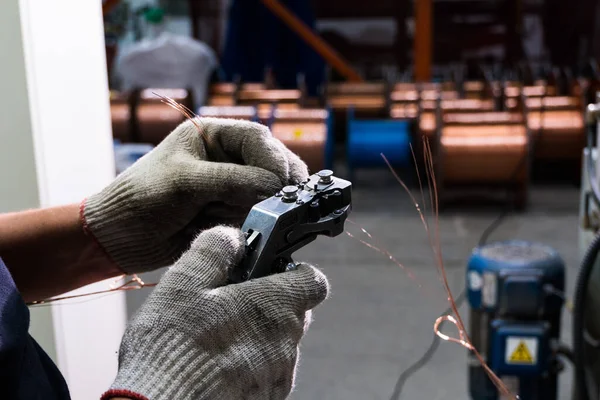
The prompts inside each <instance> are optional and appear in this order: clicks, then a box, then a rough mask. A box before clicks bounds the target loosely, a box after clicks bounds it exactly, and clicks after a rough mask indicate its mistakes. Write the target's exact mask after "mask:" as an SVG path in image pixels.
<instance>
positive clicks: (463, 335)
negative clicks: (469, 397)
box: [381, 138, 519, 400]
mask: <svg viewBox="0 0 600 400" xmlns="http://www.w3.org/2000/svg"><path fill="white" fill-rule="evenodd" d="M423 148H424V149H425V150H424V153H423V158H424V161H425V169H426V177H427V180H428V186H429V188H430V191H431V196H430V200H431V209H432V210H433V211H432V212H433V218H434V221H435V226H434V229H435V230H434V235H432V234H431V230H430V227H429V223H428V220H427V218H425V216H424V214H423V212H422V211H421V209H420V208H419V206H418V203H417V202H416V200H415V198H414V196H413V194H412V193H411V192H410V190H409V189H408V187H407V186H406V184H405V183H404V182H403V181H402V179H400V177H399V176H398V175H397V173H396V171H395V170H394V169H393V167H392V166H391V164H390V163H389V161H388V160H387V158H386V157H385V155H384V154H381V157H382V158H383V159H384V161H385V162H386V164H387V165H388V167H389V169H390V171H391V172H392V174H393V175H394V178H395V179H396V181H397V182H398V183H400V185H401V186H402V187H403V188H404V190H405V191H406V193H407V194H408V195H409V197H410V198H411V200H412V201H413V203H414V204H415V208H416V210H417V212H418V214H419V217H420V218H421V221H422V223H423V227H424V229H425V231H426V233H427V236H428V238H429V243H430V246H431V249H432V251H433V253H434V256H435V258H436V266H437V269H438V272H439V273H440V275H441V276H442V283H443V286H444V289H445V291H446V293H447V295H448V302H449V303H450V307H451V309H452V312H453V314H454V315H453V316H445V317H441V319H440V318H438V319H437V320H436V321H435V323H434V332H435V334H436V335H438V336H439V337H440V338H441V339H443V340H446V341H453V342H455V343H458V344H460V345H461V346H464V347H466V348H467V349H468V350H470V351H472V352H473V354H474V355H475V357H476V358H477V360H478V361H479V363H480V364H481V366H482V368H483V369H484V371H485V372H486V374H487V375H488V376H489V378H490V380H491V381H492V382H493V383H494V385H495V386H496V387H497V388H498V390H499V391H500V392H501V393H502V394H504V395H506V396H509V398H511V399H514V400H518V399H519V397H518V396H516V395H514V394H513V393H512V392H511V391H510V390H509V389H508V387H507V386H506V384H505V383H504V382H503V381H502V380H501V379H500V378H499V377H498V376H497V375H496V374H495V373H494V372H493V371H492V370H491V369H490V368H489V367H488V365H487V364H486V362H485V360H484V359H483V357H482V356H481V354H480V353H479V351H478V350H477V349H476V348H475V347H474V346H473V344H472V342H471V340H470V338H469V336H468V334H467V332H466V328H465V325H464V323H463V321H462V318H461V317H460V313H459V312H458V307H457V306H456V302H455V301H454V297H453V295H452V291H451V290H450V286H449V284H448V278H447V276H446V269H445V267H444V260H443V256H442V249H441V244H440V243H441V242H440V238H439V208H438V193H437V184H436V176H435V171H434V164H433V156H432V153H431V147H430V146H429V141H427V139H426V138H423ZM417 169H418V167H417ZM443 321H448V322H451V323H453V324H454V325H455V326H456V328H457V330H458V332H459V337H458V338H452V337H451V336H448V335H445V334H443V333H441V332H440V331H439V327H440V324H441V322H443ZM450 339H454V340H450Z"/></svg>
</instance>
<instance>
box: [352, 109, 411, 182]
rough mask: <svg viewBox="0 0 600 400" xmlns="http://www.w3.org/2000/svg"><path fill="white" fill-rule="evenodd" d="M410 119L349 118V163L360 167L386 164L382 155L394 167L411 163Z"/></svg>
mask: <svg viewBox="0 0 600 400" xmlns="http://www.w3.org/2000/svg"><path fill="white" fill-rule="evenodd" d="M410 141H411V122H410V121H406V120H362V119H354V118H353V116H352V112H350V113H349V118H348V135H347V142H346V147H347V163H348V169H349V170H350V171H352V170H354V169H357V168H371V167H384V166H385V165H386V164H385V161H384V160H383V158H382V157H381V154H383V155H385V157H386V158H387V160H388V161H389V162H390V163H391V164H392V165H394V166H407V165H409V163H410V160H411V155H410Z"/></svg>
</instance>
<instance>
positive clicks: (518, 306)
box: [467, 241, 565, 400]
mask: <svg viewBox="0 0 600 400" xmlns="http://www.w3.org/2000/svg"><path fill="white" fill-rule="evenodd" d="M564 286H565V266H564V262H563V260H562V259H561V258H560V256H559V255H558V253H557V252H556V251H555V250H553V249H552V248H550V247H548V246H545V245H541V244H538V243H530V242H524V241H507V242H497V243H491V244H488V245H485V246H482V247H479V248H477V249H475V250H474V252H473V254H472V256H471V259H470V261H469V265H468V268H467V298H468V301H469V305H470V308H471V309H470V327H469V331H470V332H469V336H470V338H471V341H472V342H473V345H474V346H475V348H476V349H477V351H478V352H479V353H480V354H481V355H482V356H483V357H484V359H485V360H486V362H487V364H488V366H489V367H490V368H491V369H492V371H494V373H496V375H498V376H499V377H500V378H501V379H502V380H503V381H504V382H505V383H506V386H507V387H508V388H509V389H511V391H512V393H513V394H517V395H519V397H520V399H521V400H556V399H557V396H558V388H557V386H558V374H559V372H560V370H561V369H562V368H561V366H562V364H561V362H560V360H559V359H558V357H557V356H556V354H557V352H556V350H557V346H558V343H559V337H560V320H561V311H562V307H563V302H564V299H563V295H562V294H563V291H564ZM469 392H470V395H471V398H472V399H473V400H497V399H499V394H498V390H497V388H496V386H495V385H494V384H493V383H492V381H491V380H490V379H489V378H488V377H487V375H486V373H485V371H484V370H483V368H482V367H481V365H480V364H479V361H478V360H477V358H475V356H474V355H473V354H470V355H469Z"/></svg>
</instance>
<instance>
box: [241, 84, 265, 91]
mask: <svg viewBox="0 0 600 400" xmlns="http://www.w3.org/2000/svg"><path fill="white" fill-rule="evenodd" d="M239 90H240V92H243V91H250V92H255V91H257V90H267V85H266V84H264V83H260V82H258V83H242V84H241V85H240V87H239Z"/></svg>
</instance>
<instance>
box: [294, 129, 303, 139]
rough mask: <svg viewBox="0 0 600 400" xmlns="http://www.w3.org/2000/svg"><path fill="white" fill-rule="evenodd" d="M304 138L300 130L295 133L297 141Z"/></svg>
mask: <svg viewBox="0 0 600 400" xmlns="http://www.w3.org/2000/svg"><path fill="white" fill-rule="evenodd" d="M301 137H302V131H301V130H300V129H296V130H295V131H294V138H295V139H300V138H301Z"/></svg>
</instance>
